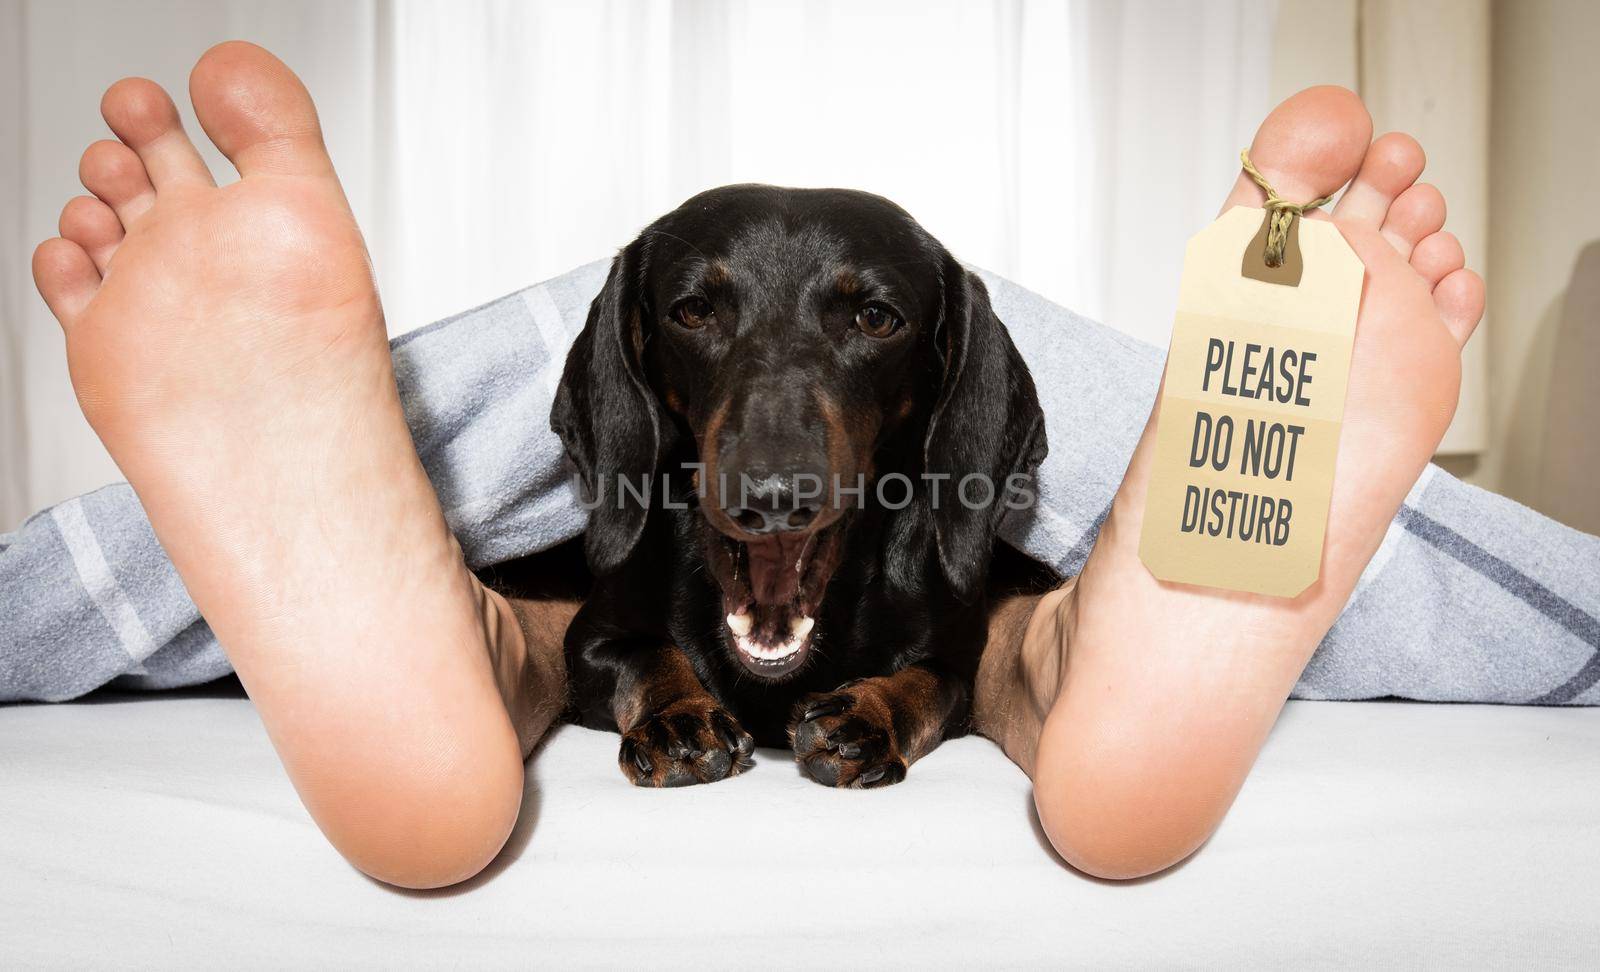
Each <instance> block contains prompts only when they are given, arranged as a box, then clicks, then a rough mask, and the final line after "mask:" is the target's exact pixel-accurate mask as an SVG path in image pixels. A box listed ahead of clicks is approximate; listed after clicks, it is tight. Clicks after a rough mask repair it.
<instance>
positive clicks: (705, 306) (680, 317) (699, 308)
mask: <svg viewBox="0 0 1600 972" xmlns="http://www.w3.org/2000/svg"><path fill="white" fill-rule="evenodd" d="M716 313H717V312H716V310H715V309H714V308H712V306H711V302H710V301H708V300H706V299H705V298H703V297H689V298H687V299H684V300H680V301H678V304H677V306H676V307H674V308H672V319H673V320H675V321H677V322H678V323H679V324H682V325H683V326H684V327H686V328H688V329H689V330H691V331H694V330H698V329H700V328H702V327H705V326H706V325H707V324H709V323H710V322H711V318H712V317H714V316H715V315H716Z"/></svg>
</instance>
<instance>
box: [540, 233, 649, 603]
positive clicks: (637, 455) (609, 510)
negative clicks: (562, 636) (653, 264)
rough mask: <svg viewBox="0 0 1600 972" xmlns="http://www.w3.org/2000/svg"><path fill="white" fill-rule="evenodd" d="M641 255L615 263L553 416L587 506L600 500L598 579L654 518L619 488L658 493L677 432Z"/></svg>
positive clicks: (636, 248) (571, 359)
mask: <svg viewBox="0 0 1600 972" xmlns="http://www.w3.org/2000/svg"><path fill="white" fill-rule="evenodd" d="M642 250H643V246H642V244H641V243H640V241H638V240H635V241H634V242H633V243H631V244H629V245H628V246H627V247H626V248H625V249H624V250H623V251H622V252H621V253H619V254H618V255H617V258H616V259H615V260H613V261H612V262H611V274H610V275H609V276H608V277H606V283H605V287H603V288H602V289H601V291H600V294H599V296H597V297H595V299H594V302H593V303H591V304H590V305H589V320H588V322H587V323H585V324H584V326H583V333H581V334H579V335H578V337H577V340H575V341H573V343H572V350H571V351H569V352H568V353H567V364H566V368H565V369H564V370H563V371H562V373H561V384H560V386H559V387H558V388H557V389H556V401H555V406H554V407H553V408H552V409H551V410H550V428H551V429H553V430H554V431H555V433H556V434H557V435H559V436H560V437H561V444H562V445H563V446H565V447H566V450H567V454H568V455H569V456H571V457H572V461H573V463H574V464H575V465H576V466H577V467H578V474H579V476H581V477H582V479H583V486H584V491H585V493H586V494H587V495H586V497H585V499H586V500H588V501H590V502H591V503H593V502H594V500H595V499H596V498H599V499H600V500H601V502H599V503H598V505H596V506H595V508H594V509H592V510H591V511H590V513H589V527H588V530H587V532H586V533H585V536H584V550H585V552H586V553H587V555H588V558H589V567H590V569H592V570H593V571H594V572H595V573H597V574H607V573H610V572H611V571H613V570H615V569H616V568H617V567H619V566H621V564H622V562H623V561H624V560H626V559H627V558H628V554H630V553H632V552H633V548H634V546H635V545H636V544H637V543H638V542H639V537H640V535H641V534H643V532H644V524H645V519H646V517H647V516H648V514H649V504H648V503H640V502H639V501H638V500H637V499H636V497H635V495H634V494H632V493H628V492H625V491H622V490H620V480H622V479H626V480H627V482H628V483H629V484H630V488H632V489H637V490H641V491H642V490H645V489H654V488H657V487H659V483H657V482H656V479H657V476H656V473H657V471H658V470H659V469H660V466H661V462H662V457H663V456H664V455H666V452H667V449H668V448H669V446H670V443H669V442H667V441H665V439H666V437H667V436H668V435H670V434H671V426H670V425H668V424H667V423H666V421H665V417H664V416H663V414H662V412H661V406H660V404H659V403H658V402H657V401H656V396H655V392H654V391H652V390H651V388H650V385H649V383H648V382H646V381H645V378H644V368H643V365H642V353H643V350H644V340H645V336H644V315H645V313H646V309H645V307H644V304H643V301H642V299H641V277H642V269H643V268H642V266H641V263H642V256H641V254H642ZM645 495H646V496H653V493H646V494H645ZM619 497H620V499H621V502H620V503H619V502H618V500H619Z"/></svg>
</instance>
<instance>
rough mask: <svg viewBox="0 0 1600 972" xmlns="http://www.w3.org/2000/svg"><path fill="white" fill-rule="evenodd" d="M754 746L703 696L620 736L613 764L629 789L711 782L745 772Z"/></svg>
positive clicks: (655, 715) (667, 709) (725, 712)
mask: <svg viewBox="0 0 1600 972" xmlns="http://www.w3.org/2000/svg"><path fill="white" fill-rule="evenodd" d="M755 745H756V741H755V739H754V738H752V737H751V735H750V734H749V733H748V732H745V731H744V728H743V727H742V726H740V725H739V722H738V720H736V719H734V717H733V714H732V713H730V712H729V711H728V710H727V709H724V708H723V707H722V706H720V705H718V704H717V702H716V700H715V699H713V698H711V697H710V696H709V695H706V696H695V697H691V698H687V699H680V700H678V701H676V702H673V703H671V704H670V705H667V706H665V707H664V708H662V709H661V710H660V711H658V712H653V713H651V714H649V715H647V716H645V717H644V718H643V719H640V720H639V722H638V723H637V724H636V725H634V726H633V727H632V728H630V729H629V730H628V731H627V732H625V733H623V734H622V748H621V750H620V751H619V752H618V754H617V763H618V765H620V766H621V767H622V775H624V776H626V777H627V778H628V782H630V783H632V784H633V785H634V786H652V787H655V786H689V785H691V784H694V783H715V782H716V781H718V780H721V779H726V778H727V777H729V776H737V775H738V774H740V773H742V772H744V771H745V770H747V769H749V768H750V767H751V766H752V765H754V762H753V761H752V760H751V759H750V753H751V752H752V751H753V750H754V749H755Z"/></svg>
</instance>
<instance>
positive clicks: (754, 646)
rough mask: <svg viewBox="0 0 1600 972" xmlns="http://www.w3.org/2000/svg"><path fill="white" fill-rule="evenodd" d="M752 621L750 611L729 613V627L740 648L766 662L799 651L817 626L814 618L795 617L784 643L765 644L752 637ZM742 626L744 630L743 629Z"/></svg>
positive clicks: (752, 656)
mask: <svg viewBox="0 0 1600 972" xmlns="http://www.w3.org/2000/svg"><path fill="white" fill-rule="evenodd" d="M750 621H751V619H750V615H749V614H748V613H742V614H730V615H728V627H729V628H730V629H732V630H733V633H734V636H735V637H734V640H735V641H737V642H738V644H739V650H740V651H742V652H744V653H745V654H746V655H749V656H750V657H751V658H754V659H756V660H757V661H764V662H775V661H782V660H783V659H785V658H788V657H789V656H790V655H793V654H794V653H795V652H797V651H799V650H800V649H801V648H802V647H803V646H804V645H805V643H806V636H807V635H809V634H811V629H812V628H813V627H815V626H816V621H815V619H813V618H795V619H794V620H793V621H790V622H789V637H788V639H787V640H785V641H784V642H783V644H781V645H763V644H758V643H757V642H756V641H755V640H754V639H752V638H751V637H750ZM740 628H743V629H744V630H743V631H741V630H740Z"/></svg>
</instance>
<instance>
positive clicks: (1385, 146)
mask: <svg viewBox="0 0 1600 972" xmlns="http://www.w3.org/2000/svg"><path fill="white" fill-rule="evenodd" d="M1426 161H1427V159H1426V156H1424V155H1423V153H1422V146H1421V145H1419V144H1417V140H1416V139H1414V138H1412V137H1411V136H1410V135H1406V134H1403V133H1401V132H1390V133H1389V134H1387V135H1382V136H1379V138H1378V140H1377V141H1375V142H1373V143H1372V147H1371V148H1369V149H1368V150H1367V156H1366V158H1365V159H1363V160H1362V161H1361V172H1360V174H1358V175H1357V176H1356V179H1355V181H1354V182H1352V183H1350V188H1349V189H1347V190H1346V191H1345V194H1344V196H1343V197H1342V198H1341V199H1340V200H1339V205H1338V208H1336V209H1335V210H1334V211H1333V218H1334V219H1335V220H1338V221H1339V222H1341V223H1347V224H1350V225H1361V226H1369V227H1371V228H1373V229H1377V228H1379V227H1381V226H1382V225H1383V221H1384V218H1385V217H1386V216H1387V215H1388V214H1389V207H1390V206H1391V205H1393V204H1394V201H1395V198H1396V197H1397V196H1399V195H1400V194H1401V193H1402V192H1405V191H1406V190H1407V189H1409V188H1411V185H1412V183H1414V182H1416V181H1417V177H1418V176H1420V175H1422V166H1423V164H1424V163H1425V162H1426Z"/></svg>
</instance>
